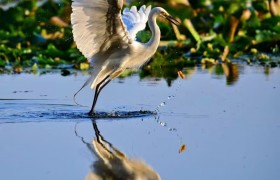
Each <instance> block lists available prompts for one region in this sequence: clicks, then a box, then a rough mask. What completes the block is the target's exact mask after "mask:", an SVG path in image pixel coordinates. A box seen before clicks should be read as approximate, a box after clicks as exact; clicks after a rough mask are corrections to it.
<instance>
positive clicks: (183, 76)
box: [178, 71, 185, 79]
mask: <svg viewBox="0 0 280 180" xmlns="http://www.w3.org/2000/svg"><path fill="white" fill-rule="evenodd" d="M178 76H179V77H180V78H181V79H185V74H184V73H183V72H182V71H178Z"/></svg>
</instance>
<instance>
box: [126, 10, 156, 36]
mask: <svg viewBox="0 0 280 180" xmlns="http://www.w3.org/2000/svg"><path fill="white" fill-rule="evenodd" d="M150 11H151V6H148V7H147V8H146V6H145V5H143V6H142V7H141V8H140V9H139V11H137V9H136V7H135V6H132V7H131V8H130V9H128V8H125V9H124V10H123V13H122V20H123V22H124V24H125V26H126V28H127V30H128V32H129V38H130V39H132V40H134V39H135V37H136V34H137V33H138V32H139V31H142V30H144V29H145V27H146V23H147V20H148V17H149V14H150Z"/></svg>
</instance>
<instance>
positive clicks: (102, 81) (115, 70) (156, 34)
mask: <svg viewBox="0 0 280 180" xmlns="http://www.w3.org/2000/svg"><path fill="white" fill-rule="evenodd" d="M122 6H123V1H122V0H73V3H72V10H73V12H72V15H71V22H72V26H73V36H74V40H75V42H76V44H77V47H78V49H79V50H80V51H81V52H82V53H83V55H84V56H85V57H86V58H87V59H88V60H89V61H90V62H91V63H92V65H93V72H92V75H91V77H90V78H89V79H88V80H87V81H86V82H85V84H84V85H83V87H85V86H86V85H88V84H90V85H91V88H92V89H95V95H94V99H93V104H92V108H91V110H90V114H94V107H95V105H96V102H97V98H98V95H99V93H100V91H101V90H102V89H103V88H104V87H105V86H106V85H107V84H108V83H109V82H110V81H111V80H112V79H114V78H116V77H118V76H119V75H120V74H121V73H122V72H123V71H124V70H125V69H134V68H136V69H137V68H140V67H141V66H142V65H143V64H145V63H146V62H147V61H148V60H149V59H150V58H151V57H152V55H153V54H154V53H155V52H156V49H157V47H158V44H159V42H160V29H159V27H158V25H157V23H156V19H157V17H158V16H161V17H164V18H166V19H167V20H169V21H170V22H171V23H174V24H176V25H179V22H178V21H177V20H176V19H174V18H173V17H171V16H170V15H169V14H168V13H167V12H166V11H165V10H164V9H163V8H160V7H155V8H153V9H152V10H151V7H150V6H148V7H146V6H142V7H141V8H140V9H139V10H138V11H137V9H136V7H135V6H133V7H132V8H131V9H127V8H125V9H124V10H123V13H122V14H121V9H122ZM147 21H148V24H149V27H150V29H151V31H152V37H151V39H150V40H149V41H148V42H147V43H140V42H138V41H136V34H137V32H138V31H141V30H144V29H145V27H146V22H147ZM83 87H82V88H83ZM82 88H81V89H82Z"/></svg>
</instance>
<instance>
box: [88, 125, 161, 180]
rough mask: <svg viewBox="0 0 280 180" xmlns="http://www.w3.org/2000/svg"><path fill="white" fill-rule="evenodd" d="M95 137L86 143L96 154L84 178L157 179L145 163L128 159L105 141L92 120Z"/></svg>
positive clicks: (98, 179)
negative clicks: (89, 170) (95, 158)
mask: <svg viewBox="0 0 280 180" xmlns="http://www.w3.org/2000/svg"><path fill="white" fill-rule="evenodd" d="M93 127H94V130H95V134H96V139H94V140H93V141H92V144H90V143H87V146H88V147H89V149H90V151H91V152H93V153H94V154H95V155H96V156H97V161H95V162H94V163H93V165H92V167H91V168H92V169H91V172H90V173H89V174H88V175H87V176H86V178H85V179H86V180H104V179H111V180H114V179H118V180H126V179H130V180H140V179H141V180H158V179H160V176H159V175H158V174H157V173H156V172H155V171H154V170H153V169H152V168H151V167H149V166H148V165H147V164H145V163H144V162H143V161H141V160H138V159H129V158H128V157H127V156H126V155H125V154H124V153H123V152H121V151H120V150H118V149H117V148H115V147H114V146H113V145H112V144H111V143H109V142H108V141H106V140H105V139H104V138H103V136H102V135H101V134H100V132H99V130H98V127H97V124H96V122H95V121H94V120H93Z"/></svg>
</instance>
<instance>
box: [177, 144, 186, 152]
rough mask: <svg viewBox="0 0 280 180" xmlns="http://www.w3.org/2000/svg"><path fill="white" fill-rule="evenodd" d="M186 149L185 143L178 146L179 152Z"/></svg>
mask: <svg viewBox="0 0 280 180" xmlns="http://www.w3.org/2000/svg"><path fill="white" fill-rule="evenodd" d="M186 149H187V145H185V144H182V145H181V146H180V149H179V153H182V152H184V151H185V150H186Z"/></svg>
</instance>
